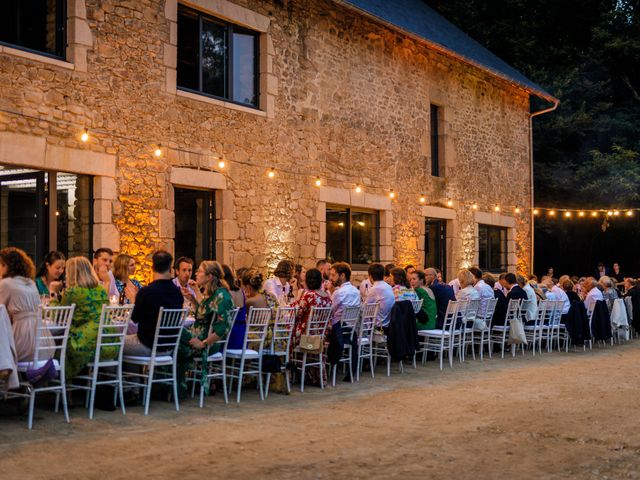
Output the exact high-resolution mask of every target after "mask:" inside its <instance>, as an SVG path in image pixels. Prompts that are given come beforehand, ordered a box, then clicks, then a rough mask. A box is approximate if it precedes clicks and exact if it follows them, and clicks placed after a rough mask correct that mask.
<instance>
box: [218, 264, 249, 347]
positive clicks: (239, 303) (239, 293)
mask: <svg viewBox="0 0 640 480" xmlns="http://www.w3.org/2000/svg"><path fill="white" fill-rule="evenodd" d="M222 271H223V272H224V281H225V282H227V285H228V286H229V294H230V295H231V300H233V305H234V307H237V308H238V309H239V310H238V315H237V316H236V321H235V323H234V324H233V327H232V328H231V333H229V342H228V343H227V348H231V349H241V348H242V344H243V342H244V333H245V332H246V331H247V306H246V298H245V295H244V290H242V289H241V288H240V287H238V285H237V282H236V279H235V277H234V276H233V271H232V270H231V268H230V267H229V265H224V264H223V265H222Z"/></svg>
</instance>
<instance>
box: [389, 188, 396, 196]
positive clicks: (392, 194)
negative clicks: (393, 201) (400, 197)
mask: <svg viewBox="0 0 640 480" xmlns="http://www.w3.org/2000/svg"><path fill="white" fill-rule="evenodd" d="M389 198H396V194H395V192H394V191H393V190H391V191H390V192H389Z"/></svg>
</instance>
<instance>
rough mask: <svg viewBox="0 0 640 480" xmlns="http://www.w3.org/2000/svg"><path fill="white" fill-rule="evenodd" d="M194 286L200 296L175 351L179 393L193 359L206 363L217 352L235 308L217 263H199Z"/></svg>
mask: <svg viewBox="0 0 640 480" xmlns="http://www.w3.org/2000/svg"><path fill="white" fill-rule="evenodd" d="M170 264H171V262H169V265H170ZM196 285H197V287H198V289H200V290H202V291H203V292H204V293H203V297H202V300H201V301H199V302H197V304H196V305H195V312H196V314H195V317H196V320H195V322H194V323H193V325H192V326H191V327H190V328H189V329H188V330H187V329H182V336H181V338H180V348H179V350H178V377H179V383H180V391H181V392H182V393H184V392H185V391H186V383H185V378H186V372H187V371H188V370H190V369H192V368H193V366H194V362H193V360H194V358H196V356H200V358H201V360H202V362H206V360H207V356H208V355H211V354H213V353H217V352H218V351H220V344H218V343H217V342H218V341H219V340H223V339H224V338H226V337H227V335H229V332H230V330H231V327H232V325H231V321H232V318H231V312H232V311H233V310H234V308H235V306H234V304H233V300H232V298H231V294H230V293H229V284H228V283H227V281H226V280H225V279H224V269H223V267H222V265H220V263H218V262H215V261H209V260H205V261H204V262H201V263H200V265H199V266H198V269H197V270H196ZM172 286H173V284H172ZM173 287H174V288H175V286H173ZM136 307H137V305H136ZM134 312H135V311H134ZM241 343H242V342H241ZM209 347H210V348H209ZM205 372H206V370H205ZM203 375H204V373H203ZM201 381H202V384H201V385H202V388H204V390H205V393H208V390H209V382H208V381H206V378H204V377H203V378H202V379H201Z"/></svg>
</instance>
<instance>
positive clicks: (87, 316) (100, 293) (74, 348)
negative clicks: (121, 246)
mask: <svg viewBox="0 0 640 480" xmlns="http://www.w3.org/2000/svg"><path fill="white" fill-rule="evenodd" d="M66 271H67V288H66V289H65V290H64V292H63V293H62V296H61V297H60V298H59V299H57V298H55V297H54V298H53V299H52V301H51V305H71V304H74V303H75V305H76V309H75V312H74V314H73V319H72V320H71V328H70V330H69V341H68V343H67V359H66V362H67V363H66V366H65V373H66V377H67V379H69V380H70V379H72V378H73V377H74V376H76V375H78V374H79V373H80V372H82V369H83V368H84V367H86V366H87V364H88V363H89V362H91V361H93V359H94V356H95V353H96V343H97V340H98V327H99V325H100V313H101V311H102V306H103V305H105V304H108V303H109V298H108V296H107V291H106V290H105V289H104V287H102V286H101V285H100V280H98V277H97V275H96V274H95V272H94V271H93V268H92V267H91V263H89V260H87V259H86V258H84V257H72V258H70V259H69V260H67V264H66ZM116 353H117V352H116V350H115V347H113V348H112V349H109V350H108V349H107V348H105V349H103V350H102V351H101V352H100V355H101V359H109V358H115V356H116Z"/></svg>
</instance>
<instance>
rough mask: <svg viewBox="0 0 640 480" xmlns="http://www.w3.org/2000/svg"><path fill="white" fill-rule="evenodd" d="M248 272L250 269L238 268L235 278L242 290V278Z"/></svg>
mask: <svg viewBox="0 0 640 480" xmlns="http://www.w3.org/2000/svg"><path fill="white" fill-rule="evenodd" d="M248 271H249V267H240V268H236V271H235V275H234V278H235V279H236V285H238V287H239V288H242V277H244V274H245V273H247V272H248Z"/></svg>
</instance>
